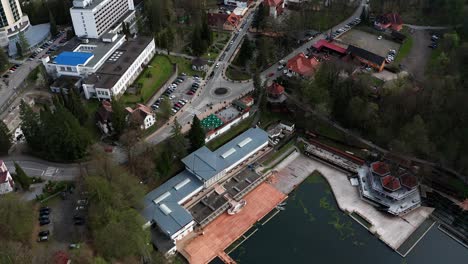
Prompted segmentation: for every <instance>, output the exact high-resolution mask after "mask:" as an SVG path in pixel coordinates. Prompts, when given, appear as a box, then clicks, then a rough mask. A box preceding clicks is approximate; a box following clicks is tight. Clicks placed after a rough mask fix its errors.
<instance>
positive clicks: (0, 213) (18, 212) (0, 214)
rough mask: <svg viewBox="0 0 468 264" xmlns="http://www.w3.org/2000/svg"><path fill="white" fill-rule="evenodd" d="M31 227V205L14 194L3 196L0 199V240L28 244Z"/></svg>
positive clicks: (32, 219)
mask: <svg viewBox="0 0 468 264" xmlns="http://www.w3.org/2000/svg"><path fill="white" fill-rule="evenodd" d="M33 226H34V210H33V207H32V204H31V203H30V202H25V201H24V200H23V199H21V198H20V197H19V196H18V195H16V194H14V193H13V194H6V195H3V196H2V199H0V238H1V239H2V240H11V241H21V242H24V243H29V241H30V239H31V235H32V231H33ZM2 245H3V243H2Z"/></svg>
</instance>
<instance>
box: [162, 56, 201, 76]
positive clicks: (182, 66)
mask: <svg viewBox="0 0 468 264" xmlns="http://www.w3.org/2000/svg"><path fill="white" fill-rule="evenodd" d="M168 57H169V60H170V61H171V62H172V63H175V64H177V69H178V70H179V74H181V73H183V72H184V73H186V74H187V75H191V76H193V75H195V74H196V75H199V76H204V75H205V72H201V71H194V70H193V69H192V61H191V60H190V59H186V58H183V57H177V56H168Z"/></svg>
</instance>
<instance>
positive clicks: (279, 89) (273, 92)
mask: <svg viewBox="0 0 468 264" xmlns="http://www.w3.org/2000/svg"><path fill="white" fill-rule="evenodd" d="M267 94H268V96H269V97H272V98H279V97H281V95H283V94H284V87H283V86H282V85H281V84H278V83H275V82H274V83H272V84H271V85H270V86H268V87H267Z"/></svg>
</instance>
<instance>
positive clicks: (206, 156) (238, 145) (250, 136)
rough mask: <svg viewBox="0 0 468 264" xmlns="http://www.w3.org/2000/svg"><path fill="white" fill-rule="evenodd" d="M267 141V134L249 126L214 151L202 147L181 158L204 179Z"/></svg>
mask: <svg viewBox="0 0 468 264" xmlns="http://www.w3.org/2000/svg"><path fill="white" fill-rule="evenodd" d="M267 142H268V134H267V133H266V132H265V131H264V130H262V129H260V128H250V129H249V130H247V131H245V132H244V133H242V134H240V135H239V136H237V137H236V138H234V139H233V140H231V141H229V142H228V143H226V144H225V145H223V146H222V147H220V148H218V149H217V150H215V151H214V152H212V151H211V150H209V149H208V148H207V147H202V148H200V149H198V150H197V151H195V152H193V153H191V154H190V155H188V156H187V157H185V158H183V159H182V162H183V163H184V164H185V166H186V168H187V169H189V170H190V171H192V172H193V173H195V174H196V175H197V176H199V177H200V178H202V179H203V180H205V181H208V180H210V179H211V178H212V177H213V176H215V175H217V174H218V173H219V172H221V171H222V170H224V169H226V168H228V167H230V166H231V165H233V164H234V163H236V162H237V161H239V160H241V159H242V158H244V157H245V156H248V155H249V154H250V153H252V152H253V151H254V150H255V149H257V148H258V147H260V146H261V145H263V144H265V143H267Z"/></svg>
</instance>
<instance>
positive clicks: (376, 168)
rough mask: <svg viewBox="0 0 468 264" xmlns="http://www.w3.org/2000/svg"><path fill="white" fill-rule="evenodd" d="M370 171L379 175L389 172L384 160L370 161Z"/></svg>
mask: <svg viewBox="0 0 468 264" xmlns="http://www.w3.org/2000/svg"><path fill="white" fill-rule="evenodd" d="M372 171H373V172H375V173H377V174H379V175H380V176H383V175H386V174H388V173H390V166H388V164H387V163H385V162H381V161H378V162H374V163H372Z"/></svg>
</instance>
